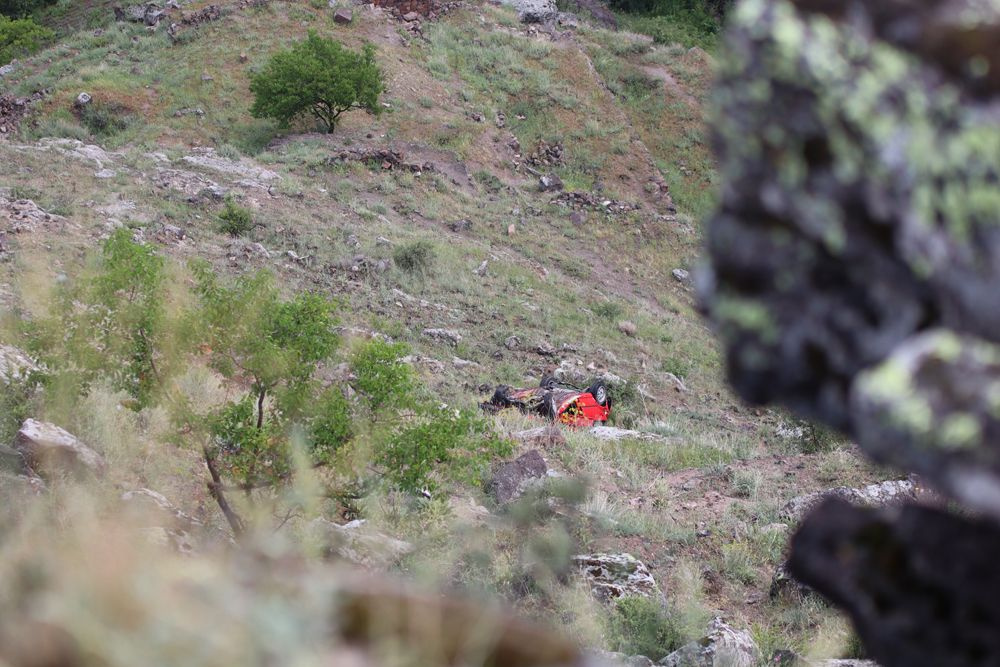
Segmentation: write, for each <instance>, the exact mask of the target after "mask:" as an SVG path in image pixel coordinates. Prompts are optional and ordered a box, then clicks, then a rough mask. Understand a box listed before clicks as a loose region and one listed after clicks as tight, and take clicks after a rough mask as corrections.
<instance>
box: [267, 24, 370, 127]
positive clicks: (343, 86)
mask: <svg viewBox="0 0 1000 667" xmlns="http://www.w3.org/2000/svg"><path fill="white" fill-rule="evenodd" d="M384 89H385V86H384V84H383V80H382V72H381V70H379V68H378V65H377V64H376V63H375V47H374V46H372V45H371V44H365V46H364V48H363V49H362V51H361V52H360V53H357V52H355V51H351V50H350V49H347V48H344V47H343V46H341V45H340V44H339V43H338V42H335V41H333V40H331V39H325V38H323V37H320V36H319V35H317V34H316V33H315V32H310V33H309V36H308V37H307V38H306V39H305V40H303V41H301V42H298V43H296V44H294V45H293V46H292V48H290V49H288V50H286V51H279V52H278V53H276V54H274V55H273V56H271V59H270V61H268V63H267V65H266V66H265V67H264V69H263V70H262V71H261V72H260V73H258V74H255V75H254V76H253V77H252V78H251V80H250V92H252V93H253V95H254V102H253V106H252V107H251V109H250V113H251V114H253V116H254V117H255V118H273V119H275V120H277V121H278V122H279V123H280V124H281V125H282V126H284V127H287V126H288V124H289V123H291V121H292V120H293V119H294V118H296V117H297V116H299V115H301V114H310V115H312V116H313V117H314V118H316V120H318V121H319V122H320V123H322V124H323V126H324V128H325V129H326V131H327V132H333V130H334V128H335V127H336V126H337V121H338V120H339V119H340V115H341V114H342V113H344V112H345V111H348V110H350V109H364V110H365V111H367V112H369V113H371V114H375V115H378V114H379V113H381V111H382V107H381V106H380V105H379V103H378V98H379V95H381V94H382V92H383V90H384Z"/></svg>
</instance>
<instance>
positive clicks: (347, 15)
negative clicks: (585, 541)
mask: <svg viewBox="0 0 1000 667" xmlns="http://www.w3.org/2000/svg"><path fill="white" fill-rule="evenodd" d="M353 20H354V12H352V11H351V10H350V9H343V8H341V9H338V10H337V11H336V12H334V13H333V22H334V23H339V24H340V25H347V24H349V23H350V22H351V21H353Z"/></svg>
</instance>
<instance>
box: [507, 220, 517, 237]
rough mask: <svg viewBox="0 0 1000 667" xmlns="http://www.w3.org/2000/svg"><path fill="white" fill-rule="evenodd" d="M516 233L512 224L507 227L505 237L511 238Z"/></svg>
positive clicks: (515, 228)
mask: <svg viewBox="0 0 1000 667" xmlns="http://www.w3.org/2000/svg"><path fill="white" fill-rule="evenodd" d="M516 233H517V227H516V226H515V225H514V223H513V222H512V223H510V224H509V225H507V236H513V235H514V234H516Z"/></svg>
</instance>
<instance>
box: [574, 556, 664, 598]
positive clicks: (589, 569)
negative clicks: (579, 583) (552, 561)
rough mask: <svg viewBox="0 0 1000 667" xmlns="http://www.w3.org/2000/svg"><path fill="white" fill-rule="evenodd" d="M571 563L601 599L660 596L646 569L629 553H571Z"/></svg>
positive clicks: (643, 564) (654, 581)
mask: <svg viewBox="0 0 1000 667" xmlns="http://www.w3.org/2000/svg"><path fill="white" fill-rule="evenodd" d="M573 564H574V565H575V566H576V568H577V570H578V571H579V572H580V574H581V576H582V577H583V578H584V580H585V581H586V582H587V583H588V584H589V585H590V591H591V593H593V595H594V597H595V598H597V599H598V600H600V601H601V602H611V601H613V600H617V599H619V598H625V597H659V596H661V595H662V594H661V593H660V587H659V586H657V585H656V580H655V579H653V575H652V573H650V571H649V568H648V567H646V564H645V563H643V562H642V561H641V560H639V559H638V558H636V557H635V556H633V555H632V554H627V553H621V554H587V555H581V556H573Z"/></svg>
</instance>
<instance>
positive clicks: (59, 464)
mask: <svg viewBox="0 0 1000 667" xmlns="http://www.w3.org/2000/svg"><path fill="white" fill-rule="evenodd" d="M14 449H16V450H17V451H18V452H20V454H21V456H23V457H24V461H25V463H26V464H27V465H28V467H29V468H31V469H32V470H34V471H35V472H36V473H38V474H40V475H42V476H43V477H51V476H54V475H59V474H61V473H80V472H91V473H103V472H104V469H105V467H106V463H105V461H104V457H103V456H101V455H100V454H98V453H97V452H95V451H94V450H93V449H91V448H90V447H88V446H87V445H85V444H84V443H82V442H81V441H80V440H79V439H77V437H76V436H74V435H73V434H72V433H70V432H69V431H66V430H64V429H61V428H59V427H58V426H56V425H55V424H50V423H48V422H40V421H36V420H34V419H27V420H25V422H24V424H22V425H21V428H20V430H19V431H18V432H17V435H16V436H15V437H14Z"/></svg>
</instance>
